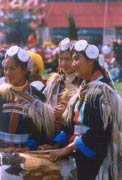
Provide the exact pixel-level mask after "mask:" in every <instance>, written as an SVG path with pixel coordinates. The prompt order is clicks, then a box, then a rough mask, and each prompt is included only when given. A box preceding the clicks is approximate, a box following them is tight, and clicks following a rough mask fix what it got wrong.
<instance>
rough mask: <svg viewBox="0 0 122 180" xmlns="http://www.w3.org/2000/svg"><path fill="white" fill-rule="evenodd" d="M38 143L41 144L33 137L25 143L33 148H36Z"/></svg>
mask: <svg viewBox="0 0 122 180" xmlns="http://www.w3.org/2000/svg"><path fill="white" fill-rule="evenodd" d="M38 145H39V144H38V143H37V142H36V141H35V140H33V139H29V140H28V141H27V142H26V143H25V146H27V147H29V148H30V149H31V150H36V149H37V146H38Z"/></svg>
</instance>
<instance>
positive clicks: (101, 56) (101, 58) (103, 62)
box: [98, 54, 105, 67]
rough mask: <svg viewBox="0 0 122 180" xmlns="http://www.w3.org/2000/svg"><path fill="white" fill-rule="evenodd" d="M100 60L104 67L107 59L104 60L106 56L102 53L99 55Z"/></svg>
mask: <svg viewBox="0 0 122 180" xmlns="http://www.w3.org/2000/svg"><path fill="white" fill-rule="evenodd" d="M98 62H99V65H100V66H101V67H103V66H104V64H105V60H104V56H103V54H100V55H99V59H98Z"/></svg>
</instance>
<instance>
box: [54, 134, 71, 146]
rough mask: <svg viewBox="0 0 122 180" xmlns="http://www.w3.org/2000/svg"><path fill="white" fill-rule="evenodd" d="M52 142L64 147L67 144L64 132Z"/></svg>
mask: <svg viewBox="0 0 122 180" xmlns="http://www.w3.org/2000/svg"><path fill="white" fill-rule="evenodd" d="M54 142H56V143H58V144H60V145H62V146H65V145H67V144H68V136H67V134H66V133H65V132H64V131H61V132H60V133H59V134H58V135H57V136H56V137H55V138H54Z"/></svg>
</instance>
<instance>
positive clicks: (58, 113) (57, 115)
mask: <svg viewBox="0 0 122 180" xmlns="http://www.w3.org/2000/svg"><path fill="white" fill-rule="evenodd" d="M64 111H65V106H64V105H63V104H60V105H57V106H56V107H55V108H54V115H55V118H56V119H63V117H62V115H63V113H64Z"/></svg>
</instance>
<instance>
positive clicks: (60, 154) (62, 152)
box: [50, 143, 76, 161]
mask: <svg viewBox="0 0 122 180" xmlns="http://www.w3.org/2000/svg"><path fill="white" fill-rule="evenodd" d="M73 150H76V145H75V144H74V143H71V144H69V145H68V146H66V147H64V148H61V149H58V150H54V151H52V152H50V160H51V161H57V160H59V159H62V158H64V157H66V156H68V155H69V154H70V153H71V152H72V151H73Z"/></svg>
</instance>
